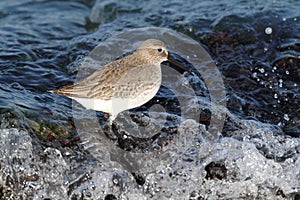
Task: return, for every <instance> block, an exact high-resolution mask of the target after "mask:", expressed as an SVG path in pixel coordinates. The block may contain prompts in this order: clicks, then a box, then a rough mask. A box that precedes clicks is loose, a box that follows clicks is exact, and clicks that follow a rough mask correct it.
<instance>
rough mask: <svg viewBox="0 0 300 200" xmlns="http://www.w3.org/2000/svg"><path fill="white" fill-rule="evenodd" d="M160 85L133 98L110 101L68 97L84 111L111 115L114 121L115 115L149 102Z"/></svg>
mask: <svg viewBox="0 0 300 200" xmlns="http://www.w3.org/2000/svg"><path fill="white" fill-rule="evenodd" d="M159 87H160V85H159V84H158V85H156V86H155V87H153V88H152V89H151V90H148V91H147V92H144V93H141V94H139V95H138V96H137V97H135V98H113V99H110V100H101V99H88V98H78V97H70V98H72V99H74V100H76V101H77V102H78V103H80V104H81V105H83V106H84V107H85V108H86V109H92V110H96V111H102V112H106V113H110V114H111V120H114V119H115V118H116V117H117V115H118V114H119V113H120V112H122V111H124V110H129V109H131V108H136V107H139V106H141V105H143V104H145V103H146V102H148V101H149V100H151V99H152V98H153V97H154V96H155V94H156V93H157V91H158V89H159Z"/></svg>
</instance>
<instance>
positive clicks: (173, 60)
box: [168, 54, 192, 74]
mask: <svg viewBox="0 0 300 200" xmlns="http://www.w3.org/2000/svg"><path fill="white" fill-rule="evenodd" d="M168 62H170V63H171V64H172V65H173V66H171V67H173V68H177V69H179V71H183V72H186V71H187V72H189V73H190V74H192V72H191V71H190V69H188V68H187V67H185V66H184V65H182V64H181V63H180V62H178V61H177V60H175V59H174V58H173V57H172V55H170V54H169V55H168Z"/></svg>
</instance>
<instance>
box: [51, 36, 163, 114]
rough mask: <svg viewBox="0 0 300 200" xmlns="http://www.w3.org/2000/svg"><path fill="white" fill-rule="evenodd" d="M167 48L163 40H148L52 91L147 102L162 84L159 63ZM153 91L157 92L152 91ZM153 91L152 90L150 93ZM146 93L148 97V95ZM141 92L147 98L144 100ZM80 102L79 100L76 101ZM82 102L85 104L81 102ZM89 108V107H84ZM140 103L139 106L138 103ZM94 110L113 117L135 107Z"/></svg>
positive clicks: (69, 94) (80, 96)
mask: <svg viewBox="0 0 300 200" xmlns="http://www.w3.org/2000/svg"><path fill="white" fill-rule="evenodd" d="M167 57H168V52H167V49H166V47H165V45H164V43H163V42H161V41H159V40H154V39H149V40H146V41H145V42H144V43H142V45H141V46H140V47H139V48H138V49H137V50H136V51H135V52H134V53H133V54H131V55H128V56H126V57H124V58H122V59H119V60H116V61H113V62H111V63H108V64H106V65H104V66H103V67H101V68H100V69H98V70H96V71H95V72H94V73H92V74H91V75H90V76H88V77H86V78H85V79H83V80H80V81H78V82H75V83H74V84H72V85H67V86H63V87H61V88H59V89H57V90H53V91H51V92H53V93H56V94H60V95H64V96H68V97H70V98H73V99H75V100H78V99H97V100H104V101H112V100H113V99H135V98H136V99H137V100H139V99H140V102H141V103H146V102H147V101H149V100H150V99H151V98H152V97H153V96H154V95H155V93H156V92H157V90H158V88H159V87H160V84H161V68H160V63H161V62H163V61H166V60H167ZM153 91H156V92H155V93H154V92H153ZM152 93H154V94H153V95H152ZM149 94H150V95H151V98H149V97H150V96H149ZM143 95H144V96H145V98H146V99H143ZM79 102H80V101H79ZM81 104H83V105H84V103H81ZM84 106H85V107H86V108H91V106H86V105H84ZM137 106H139V105H137ZM94 107H97V108H98V109H97V110H100V111H104V112H105V111H106V112H110V113H111V114H112V115H113V116H116V115H117V114H118V112H121V111H123V110H127V109H130V108H133V107H135V106H134V105H131V104H130V103H129V104H128V106H127V107H126V106H124V109H123V110H122V109H118V110H117V111H113V110H114V108H111V109H106V107H105V108H104V107H103V108H102V107H101V105H98V106H94Z"/></svg>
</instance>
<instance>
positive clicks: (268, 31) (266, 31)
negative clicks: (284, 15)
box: [265, 27, 273, 35]
mask: <svg viewBox="0 0 300 200" xmlns="http://www.w3.org/2000/svg"><path fill="white" fill-rule="evenodd" d="M272 31H273V30H272V28H271V27H267V28H266V29H265V33H266V34H267V35H270V34H272Z"/></svg>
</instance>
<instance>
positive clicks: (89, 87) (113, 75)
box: [52, 59, 130, 100]
mask: <svg viewBox="0 0 300 200" xmlns="http://www.w3.org/2000/svg"><path fill="white" fill-rule="evenodd" d="M129 60H130V59H126V60H124V59H120V60H116V61H113V62H111V63H109V64H106V65H104V66H103V67H102V68H100V69H98V70H96V71H95V72H94V73H92V74H91V75H90V76H88V77H86V78H84V79H83V80H80V81H78V82H75V83H74V84H71V85H67V86H63V87H61V88H59V89H57V90H53V91H52V92H53V93H56V94H60V95H64V96H69V97H79V98H97V99H102V100H108V99H111V98H112V96H113V92H114V89H115V87H116V83H117V82H118V80H119V79H120V78H121V77H122V75H123V73H122V72H123V70H124V69H123V68H122V66H125V65H128V63H130V61H129ZM128 61H129V62H128Z"/></svg>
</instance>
